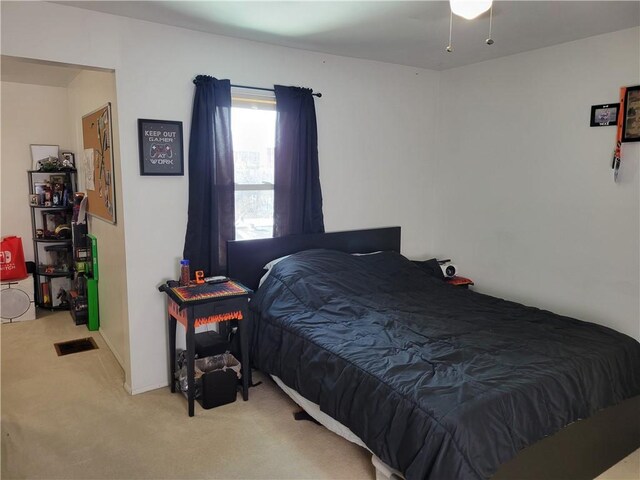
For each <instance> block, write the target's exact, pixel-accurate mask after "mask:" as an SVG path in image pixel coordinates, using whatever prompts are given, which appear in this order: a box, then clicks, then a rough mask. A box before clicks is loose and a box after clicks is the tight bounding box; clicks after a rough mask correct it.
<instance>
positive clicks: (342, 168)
mask: <svg viewBox="0 0 640 480" xmlns="http://www.w3.org/2000/svg"><path fill="white" fill-rule="evenodd" d="M1 8H2V44H1V48H2V53H5V54H8V55H14V56H19V57H27V58H38V59H44V60H49V61H58V62H64V63H70V64H76V65H86V66H94V67H102V68H110V69H114V70H115V75H116V87H117V92H118V104H119V107H120V108H119V120H120V127H119V130H120V147H121V158H122V164H121V166H122V192H123V203H122V209H120V212H124V224H125V232H126V236H125V245H126V252H127V263H126V272H127V306H128V313H129V344H130V355H131V359H130V364H131V377H130V385H129V387H130V389H131V390H132V391H133V392H134V393H136V392H142V391H145V390H150V389H153V388H156V387H160V386H164V385H166V384H167V368H166V358H167V347H166V345H167V337H166V326H165V313H164V305H165V300H164V298H163V296H162V295H161V294H160V293H158V291H157V289H156V287H157V285H158V284H160V283H161V282H163V281H164V280H166V279H168V278H175V277H176V275H177V266H178V259H179V258H180V255H181V252H182V248H183V242H184V232H185V226H186V220H187V218H186V209H187V188H188V185H187V177H186V176H185V177H167V178H161V177H141V176H139V171H138V141H137V126H136V121H137V119H138V118H159V119H167V120H181V121H182V122H183V123H184V132H185V140H187V139H188V132H189V128H190V113H191V106H192V100H193V90H194V87H193V84H192V83H191V80H192V78H193V76H194V75H196V74H199V73H203V74H210V75H214V76H217V77H219V78H231V79H232V81H233V82H235V83H238V84H245V85H246V84H248V85H256V86H269V85H273V84H274V83H279V84H285V85H302V86H307V87H312V88H313V89H314V90H316V91H320V92H322V93H323V95H324V96H323V97H322V99H319V100H317V102H316V106H317V115H318V130H319V153H320V170H321V181H322V186H323V192H324V204H325V208H324V213H325V222H326V227H327V230H341V229H353V228H360V227H375V226H387V225H401V226H402V227H403V249H404V251H405V253H407V254H408V255H410V256H413V257H425V256H426V255H428V253H429V252H430V251H432V245H431V244H430V238H431V234H430V232H431V230H432V228H431V226H430V225H431V223H432V222H431V213H430V212H431V208H430V203H431V193H430V192H431V190H432V189H431V183H432V179H433V174H432V172H431V166H432V165H433V161H434V153H435V152H434V145H435V133H436V131H435V130H436V117H435V116H434V115H433V114H432V113H433V109H434V105H435V102H436V96H437V88H438V81H437V80H438V74H437V73H436V72H432V71H429V70H422V69H415V68H408V67H402V66H396V65H390V64H384V63H378V62H371V61H364V60H357V59H351V58H344V57H337V56H332V55H324V54H319V53H312V52H305V51H300V50H295V49H290V48H284V47H276V46H270V45H266V44H261V43H256V42H249V41H244V40H238V39H232V38H227V37H221V36H215V35H208V34H204V33H199V32H194V31H189V30H184V29H180V28H174V27H169V26H166V25H157V24H153V23H148V22H142V21H137V20H132V19H126V18H122V17H115V16H111V15H106V14H101V13H97V12H90V11H87V10H82V9H77V8H74V7H68V6H62V5H58V4H51V3H39V2H2V4H1ZM61 32H63V34H61ZM187 145H188V141H186V142H185V147H186V146H187ZM186 153H187V152H186V151H185V154H186Z"/></svg>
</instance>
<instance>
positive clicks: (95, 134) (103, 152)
mask: <svg viewBox="0 0 640 480" xmlns="http://www.w3.org/2000/svg"><path fill="white" fill-rule="evenodd" d="M112 138H113V137H112V132H111V104H110V103H108V104H106V105H105V106H104V107H100V108H99V109H97V110H95V111H93V112H91V113H89V114H87V115H85V116H83V117H82V139H83V142H84V149H85V155H84V157H85V168H88V169H89V170H90V171H86V173H85V181H86V185H85V187H86V189H87V204H88V208H87V213H89V214H90V215H93V216H96V217H98V218H101V219H103V220H106V221H107V222H110V223H116V204H115V185H114V175H113V172H114V170H113V149H112V146H113V145H112ZM89 150H90V151H92V153H88V152H87V151H89Z"/></svg>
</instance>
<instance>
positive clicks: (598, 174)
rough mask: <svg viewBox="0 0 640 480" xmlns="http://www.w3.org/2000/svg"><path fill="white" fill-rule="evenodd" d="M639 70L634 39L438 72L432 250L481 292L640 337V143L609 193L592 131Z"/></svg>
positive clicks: (628, 153)
mask: <svg viewBox="0 0 640 480" xmlns="http://www.w3.org/2000/svg"><path fill="white" fill-rule="evenodd" d="M639 62H640V29H638V28H634V29H630V30H623V31H620V32H615V33H611V34H606V35H600V36H597V37H591V38H587V39H584V40H579V41H576V42H571V43H566V44H563V45H558V46H554V47H550V48H545V49H541V50H537V51H532V52H528V53H523V54H519V55H514V56H510V57H505V58H501V59H497V60H492V61H488V62H484V63H479V64H476V65H471V66H467V67H462V68H457V69H453V70H448V71H444V72H442V76H441V79H440V81H441V93H440V99H441V103H440V114H439V117H440V118H441V120H442V121H441V122H440V131H439V139H440V141H439V151H440V155H438V164H437V173H436V175H437V178H438V183H437V191H436V199H437V205H436V207H437V208H436V210H435V212H436V213H435V215H436V224H437V225H438V228H437V229H435V230H434V237H433V240H434V248H435V253H438V254H440V255H443V256H447V257H451V258H453V259H454V260H455V262H456V263H457V264H458V266H459V267H460V268H461V270H462V273H463V274H468V276H470V277H472V278H473V279H474V280H475V281H476V284H477V287H476V290H477V291H480V292H486V293H489V294H492V295H497V296H501V297H506V298H509V299H513V300H516V301H520V302H524V303H527V304H531V305H536V306H540V307H543V308H546V309H550V310H553V311H555V312H558V313H561V314H565V315H569V316H575V317H577V318H580V319H584V320H588V321H592V322H596V323H600V324H604V325H607V326H610V327H612V328H614V329H616V330H619V331H621V332H624V333H626V334H628V335H631V336H634V337H635V338H637V339H638V338H640V311H639V308H640V304H639V301H640V300H639V294H640V293H639V292H640V285H639V280H640V271H639V269H640V258H639V256H640V251H639V245H640V239H639V227H640V225H639V215H640V211H639V205H640V199H639V194H638V183H639V172H638V169H639V162H640V144H639V143H635V144H631V143H629V144H625V145H624V160H623V163H622V167H621V169H620V178H619V183H618V184H614V183H613V178H612V171H611V168H610V164H611V156H612V152H613V147H614V145H615V135H616V128H615V127H600V128H590V127H589V114H590V107H591V105H596V104H602V103H615V102H617V101H618V100H617V98H618V89H619V87H620V86H622V85H637V84H638V83H640V65H639ZM451 192H454V194H453V195H451Z"/></svg>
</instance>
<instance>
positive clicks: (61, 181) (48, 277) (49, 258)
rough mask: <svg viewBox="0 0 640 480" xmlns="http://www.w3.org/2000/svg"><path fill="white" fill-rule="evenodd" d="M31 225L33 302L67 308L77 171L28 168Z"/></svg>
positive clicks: (71, 261)
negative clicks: (45, 170)
mask: <svg viewBox="0 0 640 480" xmlns="http://www.w3.org/2000/svg"><path fill="white" fill-rule="evenodd" d="M27 174H28V177H29V195H30V201H31V205H30V206H31V228H32V231H33V252H34V260H35V263H36V271H35V273H34V275H33V276H34V281H35V287H36V288H35V301H36V305H37V306H38V307H41V308H47V309H50V310H68V309H69V300H68V292H69V290H70V289H71V286H72V280H73V275H74V270H73V265H74V264H73V245H72V241H71V219H72V217H73V195H74V193H75V192H76V190H77V172H76V170H59V171H50V172H43V171H38V170H29V171H28V172H27Z"/></svg>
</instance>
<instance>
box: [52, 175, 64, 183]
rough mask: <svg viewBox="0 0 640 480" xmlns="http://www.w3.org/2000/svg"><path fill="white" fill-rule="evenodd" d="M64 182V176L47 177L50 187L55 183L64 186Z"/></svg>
mask: <svg viewBox="0 0 640 480" xmlns="http://www.w3.org/2000/svg"><path fill="white" fill-rule="evenodd" d="M66 180H67V177H66V175H51V176H50V177H49V181H50V182H51V185H55V184H56V183H58V184H60V185H64V183H65V181H66Z"/></svg>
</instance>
